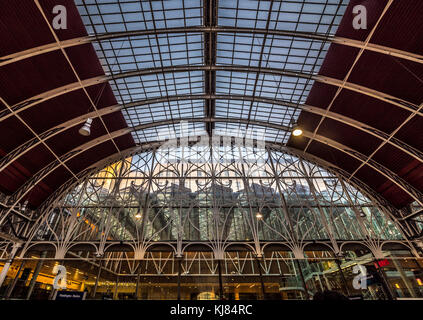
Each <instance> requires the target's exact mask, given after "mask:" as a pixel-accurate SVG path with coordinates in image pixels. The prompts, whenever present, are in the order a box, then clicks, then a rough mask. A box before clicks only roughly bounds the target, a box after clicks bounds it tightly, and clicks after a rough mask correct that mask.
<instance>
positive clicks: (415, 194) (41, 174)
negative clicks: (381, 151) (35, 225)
mask: <svg viewBox="0 0 423 320" xmlns="http://www.w3.org/2000/svg"><path fill="white" fill-rule="evenodd" d="M184 120H186V121H196V122H207V121H210V122H213V121H215V122H216V121H222V120H224V121H225V120H226V122H234V123H236V122H239V123H243V122H245V123H247V122H248V120H247V119H222V120H221V119H217V120H216V119H214V118H198V119H195V118H185V119H179V120H178V121H184ZM172 123H174V120H165V121H161V122H160V125H165V124H172ZM249 123H252V122H251V121H249ZM259 123H260V122H256V124H258V125H259ZM157 124H158V122H153V123H150V124H141V125H138V126H136V127H133V128H125V129H120V130H117V131H114V132H111V134H110V135H109V134H106V135H104V136H101V137H99V138H96V139H94V140H91V141H89V142H87V143H85V144H83V145H80V146H78V147H77V148H75V149H73V150H71V151H69V152H67V153H66V154H64V155H62V156H61V157H60V161H59V160H55V161H53V162H51V163H50V164H48V165H47V166H45V167H44V168H43V169H41V170H39V171H38V172H37V173H36V174H35V175H34V176H33V177H32V178H31V179H30V180H28V181H27V182H25V184H24V185H23V186H21V188H19V189H18V190H17V191H16V192H15V193H14V194H13V195H12V196H11V202H13V205H12V207H11V209H13V208H14V206H16V205H17V204H18V203H19V201H21V200H22V198H23V197H24V196H25V195H26V194H27V193H28V192H29V191H30V190H32V188H34V187H35V185H37V184H38V183H39V182H40V181H42V180H43V179H44V178H45V177H46V176H47V175H49V174H50V173H51V172H52V171H53V170H55V169H57V168H58V167H59V166H60V165H61V163H66V162H67V161H68V160H70V159H72V158H74V157H76V156H77V155H79V154H81V153H83V152H85V151H86V150H88V149H90V148H93V147H95V146H97V145H99V144H102V143H104V142H107V141H109V140H111V139H114V138H116V137H119V136H122V135H124V134H127V133H129V132H131V131H135V130H142V129H146V128H149V127H152V126H156V125H157ZM265 124H267V123H265ZM274 126H275V127H274V128H275V129H280V130H283V127H281V126H278V125H274ZM304 136H305V137H307V138H311V137H313V133H311V132H308V131H304ZM314 139H315V140H317V141H319V142H321V143H325V144H328V145H330V146H331V147H333V148H336V149H338V150H340V151H342V152H344V153H346V154H348V155H350V156H352V157H354V158H356V159H357V160H359V161H360V162H362V163H364V162H367V163H368V165H369V166H370V167H372V168H373V169H374V170H376V171H378V172H379V173H381V174H382V175H384V176H385V177H386V178H388V179H389V180H391V181H392V182H393V183H394V184H396V185H397V186H398V187H400V188H401V189H402V190H404V191H405V192H406V193H407V194H409V195H410V196H411V197H412V198H413V199H415V200H416V201H417V202H418V203H419V204H420V205H422V206H423V194H422V193H421V192H420V191H418V190H416V189H415V188H414V187H412V186H411V185H409V184H408V182H406V181H405V180H403V179H402V178H400V177H399V176H398V175H396V174H395V173H393V172H392V171H391V170H389V169H387V168H385V167H384V166H382V165H381V164H379V163H377V162H376V161H374V160H371V161H368V159H367V157H366V156H365V155H363V154H361V153H359V152H357V151H356V150H353V149H351V148H348V147H346V146H343V145H342V144H340V143H338V142H336V141H333V140H331V139H327V138H325V137H321V136H319V135H315V136H314ZM303 154H305V152H303ZM347 181H349V180H348V179H347ZM11 209H9V210H8V211H7V213H6V214H5V215H4V217H3V219H2V220H0V221H3V220H4V218H5V217H6V216H7V215H8V214H9V212H10V211H11ZM0 224H1V222H0Z"/></svg>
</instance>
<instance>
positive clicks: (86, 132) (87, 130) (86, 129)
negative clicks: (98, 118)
mask: <svg viewBox="0 0 423 320" xmlns="http://www.w3.org/2000/svg"><path fill="white" fill-rule="evenodd" d="M92 122H93V119H91V118H88V119H87V120H86V121H85V123H84V125H83V126H82V127H81V129H79V134H80V135H82V136H86V137H87V136H89V135H90V134H91V123H92Z"/></svg>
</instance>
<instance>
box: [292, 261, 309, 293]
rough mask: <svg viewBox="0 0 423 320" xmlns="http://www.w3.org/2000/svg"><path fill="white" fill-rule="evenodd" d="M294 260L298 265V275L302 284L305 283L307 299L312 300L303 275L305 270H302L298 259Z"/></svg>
mask: <svg viewBox="0 0 423 320" xmlns="http://www.w3.org/2000/svg"><path fill="white" fill-rule="evenodd" d="M294 260H295V264H296V265H297V268H298V273H299V274H300V278H301V282H302V283H303V287H304V291H305V296H306V299H307V300H310V295H309V294H308V290H307V285H306V282H305V279H304V274H303V270H302V269H301V265H300V262H299V261H298V259H296V258H294Z"/></svg>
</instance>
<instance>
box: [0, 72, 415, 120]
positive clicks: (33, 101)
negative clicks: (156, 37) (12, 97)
mask: <svg viewBox="0 0 423 320" xmlns="http://www.w3.org/2000/svg"><path fill="white" fill-rule="evenodd" d="M207 70H214V71H235V72H253V73H264V74H275V75H279V76H288V77H296V78H305V79H312V80H314V81H317V82H322V83H326V84H330V85H333V86H336V87H339V88H341V87H342V88H345V89H348V90H351V91H355V92H358V93H360V94H364V95H367V96H370V97H373V98H375V99H378V100H381V101H384V102H387V103H389V104H391V105H394V106H397V107H399V108H402V109H405V110H407V111H409V112H411V113H415V114H417V115H419V116H423V112H422V111H421V110H420V109H421V108H420V106H418V105H415V104H414V103H411V102H409V101H405V100H403V99H400V98H397V97H393V96H391V95H388V94H385V93H383V92H379V91H376V90H373V89H370V88H366V87H363V86H359V85H357V84H353V83H349V82H345V83H344V82H343V81H341V80H337V79H333V78H330V77H325V76H321V75H316V74H313V73H302V72H295V71H291V70H282V69H275V68H262V67H260V68H257V67H243V66H235V65H230V66H212V65H210V66H185V65H184V66H174V67H164V68H153V69H142V70H136V71H128V72H124V73H120V74H115V75H110V76H99V77H94V78H90V79H86V80H82V81H81V83H80V82H74V83H71V84H68V85H65V86H63V87H60V88H56V89H53V90H50V91H47V92H43V93H40V94H38V95H36V96H34V97H31V98H28V99H25V100H24V101H22V102H19V103H17V104H15V105H13V106H12V109H13V111H14V112H16V113H19V112H21V111H23V110H26V109H28V108H31V107H33V106H36V105H37V104H40V103H42V102H44V101H47V100H50V99H53V98H55V97H57V96H60V95H63V94H66V93H68V92H71V91H75V90H78V89H83V88H86V87H89V86H93V85H96V84H99V83H104V82H106V81H109V80H116V79H121V78H127V77H133V76H142V75H148V74H158V73H171V72H187V71H207ZM81 84H82V85H81ZM11 116H13V113H11V112H10V111H8V110H5V111H3V112H1V113H0V122H1V121H3V120H5V119H7V118H9V117H11Z"/></svg>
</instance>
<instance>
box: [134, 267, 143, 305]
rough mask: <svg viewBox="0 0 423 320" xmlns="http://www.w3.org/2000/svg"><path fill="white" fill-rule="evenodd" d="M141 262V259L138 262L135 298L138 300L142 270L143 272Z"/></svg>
mask: <svg viewBox="0 0 423 320" xmlns="http://www.w3.org/2000/svg"><path fill="white" fill-rule="evenodd" d="M141 263H142V260H140V262H139V264H138V268H137V285H136V287H135V299H136V300H138V295H139V291H140V272H141Z"/></svg>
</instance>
